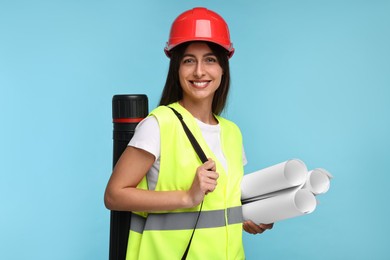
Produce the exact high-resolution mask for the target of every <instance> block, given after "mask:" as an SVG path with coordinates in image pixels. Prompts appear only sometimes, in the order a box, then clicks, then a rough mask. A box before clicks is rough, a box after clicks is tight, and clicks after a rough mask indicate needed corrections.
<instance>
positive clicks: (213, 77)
mask: <svg viewBox="0 0 390 260" xmlns="http://www.w3.org/2000/svg"><path fill="white" fill-rule="evenodd" d="M222 74H223V70H222V68H221V66H220V64H219V61H218V59H217V57H216V55H215V54H214V53H213V52H212V50H211V49H210V47H209V46H208V45H207V44H206V43H202V42H194V43H191V44H190V45H188V47H187V48H186V50H185V51H184V56H183V58H182V60H181V61H180V67H179V80H180V85H181V87H182V89H183V102H186V101H191V102H201V101H202V102H203V101H207V102H210V104H211V103H212V100H213V97H214V93H215V91H216V90H217V89H218V88H219V86H220V84H221V79H222Z"/></svg>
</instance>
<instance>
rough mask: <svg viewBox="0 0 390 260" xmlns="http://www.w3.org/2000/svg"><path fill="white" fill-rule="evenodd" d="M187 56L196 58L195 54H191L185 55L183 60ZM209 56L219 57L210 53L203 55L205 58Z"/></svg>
mask: <svg viewBox="0 0 390 260" xmlns="http://www.w3.org/2000/svg"><path fill="white" fill-rule="evenodd" d="M187 56H190V57H195V55H194V54H191V53H184V55H183V58H184V57H187ZM207 56H217V55H215V54H214V53H212V52H209V53H206V54H204V55H203V57H207Z"/></svg>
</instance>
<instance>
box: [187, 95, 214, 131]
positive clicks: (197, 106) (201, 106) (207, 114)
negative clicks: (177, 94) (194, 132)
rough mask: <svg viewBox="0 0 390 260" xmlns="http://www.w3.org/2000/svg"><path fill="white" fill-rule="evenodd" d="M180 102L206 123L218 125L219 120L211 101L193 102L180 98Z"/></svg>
mask: <svg viewBox="0 0 390 260" xmlns="http://www.w3.org/2000/svg"><path fill="white" fill-rule="evenodd" d="M179 104H180V105H181V106H182V107H184V108H185V109H186V110H187V111H188V112H190V113H191V115H192V116H193V117H195V118H196V119H198V120H200V121H202V122H203V123H205V124H209V125H216V124H218V121H217V120H216V119H215V117H214V115H213V112H212V109H211V106H212V103H209V102H192V101H189V100H184V99H182V100H180V101H179Z"/></svg>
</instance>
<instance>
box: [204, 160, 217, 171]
mask: <svg viewBox="0 0 390 260" xmlns="http://www.w3.org/2000/svg"><path fill="white" fill-rule="evenodd" d="M203 167H204V169H205V170H208V171H210V170H211V171H215V167H216V166H215V162H214V161H213V159H211V158H209V159H208V161H207V162H205V163H204V164H203Z"/></svg>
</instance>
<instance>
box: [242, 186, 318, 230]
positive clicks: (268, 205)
mask: <svg viewBox="0 0 390 260" xmlns="http://www.w3.org/2000/svg"><path fill="white" fill-rule="evenodd" d="M316 205H317V203H316V198H315V196H314V195H313V193H311V192H310V191H309V190H307V189H300V188H298V189H292V190H291V189H290V190H286V191H285V192H281V193H280V194H279V195H278V196H274V197H270V198H267V199H262V200H257V201H254V202H251V203H247V204H244V205H242V213H243V217H244V220H252V221H253V222H254V223H256V224H261V223H263V224H269V223H275V222H277V221H280V220H284V219H288V218H293V217H298V216H302V215H305V214H309V213H311V212H313V211H314V209H315V208H316Z"/></svg>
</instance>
